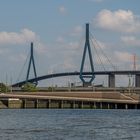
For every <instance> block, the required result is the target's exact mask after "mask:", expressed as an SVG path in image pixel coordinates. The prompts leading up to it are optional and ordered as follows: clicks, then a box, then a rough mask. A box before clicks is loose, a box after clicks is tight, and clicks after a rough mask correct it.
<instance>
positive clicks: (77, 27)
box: [71, 26, 83, 36]
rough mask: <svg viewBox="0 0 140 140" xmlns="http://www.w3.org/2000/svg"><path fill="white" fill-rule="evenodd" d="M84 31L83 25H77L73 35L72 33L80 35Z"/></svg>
mask: <svg viewBox="0 0 140 140" xmlns="http://www.w3.org/2000/svg"><path fill="white" fill-rule="evenodd" d="M82 32H83V28H82V26H76V27H75V28H74V29H73V31H72V33H71V35H72V36H79V35H80V34H81V33H82Z"/></svg>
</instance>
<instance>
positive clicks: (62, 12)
mask: <svg viewBox="0 0 140 140" xmlns="http://www.w3.org/2000/svg"><path fill="white" fill-rule="evenodd" d="M59 12H60V13H61V14H66V12H67V10H66V8H65V7H64V6H60V7H59Z"/></svg>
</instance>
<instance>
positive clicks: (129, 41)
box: [121, 36, 140, 47]
mask: <svg viewBox="0 0 140 140" xmlns="http://www.w3.org/2000/svg"><path fill="white" fill-rule="evenodd" d="M121 40H122V41H123V42H124V43H125V44H126V45H129V46H130V45H131V46H139V47H140V39H137V38H136V37H135V36H122V37H121Z"/></svg>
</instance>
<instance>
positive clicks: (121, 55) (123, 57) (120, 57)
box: [114, 51, 132, 63]
mask: <svg viewBox="0 0 140 140" xmlns="http://www.w3.org/2000/svg"><path fill="white" fill-rule="evenodd" d="M114 56H115V57H116V59H117V61H118V62H121V63H125V62H126V63H127V62H131V60H132V54H130V53H128V52H119V51H116V52H115V55H114Z"/></svg>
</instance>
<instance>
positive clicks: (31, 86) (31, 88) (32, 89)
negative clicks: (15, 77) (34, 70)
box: [21, 83, 37, 92]
mask: <svg viewBox="0 0 140 140" xmlns="http://www.w3.org/2000/svg"><path fill="white" fill-rule="evenodd" d="M21 89H22V90H23V91H28V92H35V91H37V88H36V85H35V84H32V83H26V84H24V85H23V86H22V88H21Z"/></svg>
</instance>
